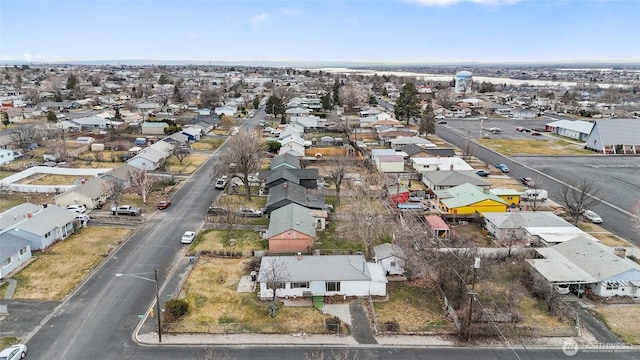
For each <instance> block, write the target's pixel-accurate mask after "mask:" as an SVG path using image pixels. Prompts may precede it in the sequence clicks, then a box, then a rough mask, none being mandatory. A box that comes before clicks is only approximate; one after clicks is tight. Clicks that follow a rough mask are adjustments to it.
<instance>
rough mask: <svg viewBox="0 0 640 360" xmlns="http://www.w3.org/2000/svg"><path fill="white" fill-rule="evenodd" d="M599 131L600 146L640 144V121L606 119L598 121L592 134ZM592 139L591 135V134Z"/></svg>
mask: <svg viewBox="0 0 640 360" xmlns="http://www.w3.org/2000/svg"><path fill="white" fill-rule="evenodd" d="M596 130H597V131H598V134H599V135H600V142H601V143H600V144H599V145H617V144H623V145H632V144H639V143H640V119H606V120H598V121H596V123H595V125H594V126H593V129H591V132H592V133H593V132H594V131H596ZM589 137H591V134H589Z"/></svg>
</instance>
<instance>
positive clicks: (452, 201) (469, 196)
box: [435, 184, 509, 209]
mask: <svg viewBox="0 0 640 360" xmlns="http://www.w3.org/2000/svg"><path fill="white" fill-rule="evenodd" d="M435 193H436V195H437V196H438V199H439V200H440V201H441V202H442V203H443V204H445V205H446V206H447V207H448V208H450V209H453V208H458V207H461V206H468V205H472V204H476V203H479V202H481V201H485V200H493V201H495V202H498V203H500V204H504V205H509V204H507V203H506V202H505V201H504V200H502V199H501V198H499V197H498V196H497V195H494V194H491V193H490V192H485V191H483V190H482V188H480V187H478V186H475V185H471V184H462V185H458V186H454V187H452V188H449V189H446V190H436V191H435Z"/></svg>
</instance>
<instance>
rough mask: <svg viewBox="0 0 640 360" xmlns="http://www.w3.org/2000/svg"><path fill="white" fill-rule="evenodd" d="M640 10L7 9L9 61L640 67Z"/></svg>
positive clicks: (173, 5) (506, 6) (90, 2)
mask: <svg viewBox="0 0 640 360" xmlns="http://www.w3.org/2000/svg"><path fill="white" fill-rule="evenodd" d="M639 15H640V0H559V1H556V0H298V1H285V0H282V1H281V0H261V1H250V0H229V1H223V0H0V61H2V60H5V61H7V60H19V61H35V62H64V61H96V60H158V61H172V60H173V61H188V60H192V61H211V62H215V61H287V62H296V61H298V62H372V63H412V64H415V63H424V64H429V63H454V62H486V63H496V62H499V63H504V62H507V63H509V62H576V61H586V62H592V61H593V62H607V61H620V62H634V63H640V33H639V30H638V16H639Z"/></svg>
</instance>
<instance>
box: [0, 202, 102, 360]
mask: <svg viewBox="0 0 640 360" xmlns="http://www.w3.org/2000/svg"><path fill="white" fill-rule="evenodd" d="M76 220H78V221H80V222H81V223H82V222H89V220H91V218H90V217H89V215H86V214H78V216H76ZM1 359H2V358H0V360H1Z"/></svg>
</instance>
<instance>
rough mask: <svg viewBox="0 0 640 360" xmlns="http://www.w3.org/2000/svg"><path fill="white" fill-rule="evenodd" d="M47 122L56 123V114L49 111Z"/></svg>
mask: <svg viewBox="0 0 640 360" xmlns="http://www.w3.org/2000/svg"><path fill="white" fill-rule="evenodd" d="M47 121H48V122H57V121H58V117H57V116H56V113H54V112H53V110H49V112H48V113H47Z"/></svg>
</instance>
